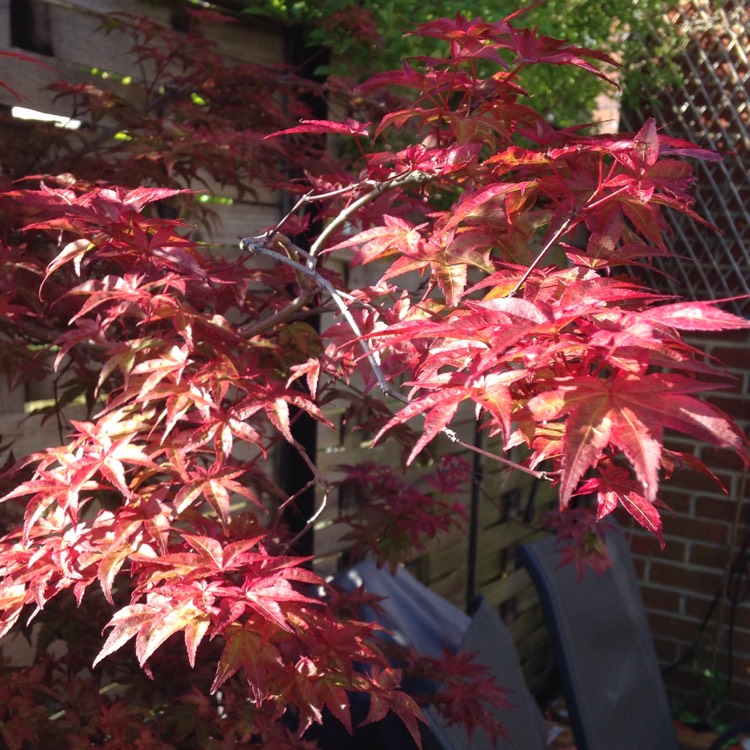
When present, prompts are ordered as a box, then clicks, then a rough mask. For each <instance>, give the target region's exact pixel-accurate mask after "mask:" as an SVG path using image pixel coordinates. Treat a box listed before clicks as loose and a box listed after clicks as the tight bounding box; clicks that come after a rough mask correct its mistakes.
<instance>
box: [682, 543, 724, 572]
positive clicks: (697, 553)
mask: <svg viewBox="0 0 750 750" xmlns="http://www.w3.org/2000/svg"><path fill="white" fill-rule="evenodd" d="M727 554H728V551H727V548H726V546H724V545H715V544H692V545H690V552H689V555H688V562H689V563H690V564H691V565H701V566H703V567H704V568H715V569H716V570H721V571H723V569H724V565H725V564H726V560H727Z"/></svg>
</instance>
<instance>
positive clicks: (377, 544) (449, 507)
mask: <svg viewBox="0 0 750 750" xmlns="http://www.w3.org/2000/svg"><path fill="white" fill-rule="evenodd" d="M339 469H340V470H342V471H343V473H344V479H342V480H341V481H340V483H339V484H340V489H341V491H344V492H353V493H354V495H355V502H354V508H353V510H350V511H349V512H348V513H347V514H346V515H344V516H343V517H342V519H341V520H342V521H344V522H346V523H348V524H349V526H350V527H351V530H350V531H349V532H348V533H346V534H345V535H344V539H346V540H347V541H349V542H350V543H351V556H352V557H353V558H354V559H357V558H359V556H360V555H363V554H365V553H369V554H371V555H372V556H373V557H374V558H375V559H376V560H377V563H378V565H386V564H387V565H388V566H389V567H390V568H391V569H392V570H395V568H396V567H397V565H398V564H399V563H400V562H402V561H403V560H405V559H408V557H409V556H413V555H415V554H418V553H420V552H422V551H424V549H425V547H426V544H427V542H428V541H429V540H431V539H433V538H434V537H435V536H437V535H438V534H439V533H441V532H445V531H448V530H449V529H451V528H452V527H456V528H462V527H463V522H464V521H465V517H466V511H465V508H464V505H463V504H461V503H460V502H450V501H449V500H447V499H446V497H445V496H446V495H455V494H456V493H459V492H463V493H464V494H466V492H467V488H468V481H469V479H470V467H469V465H468V464H467V463H466V462H465V461H464V460H463V459H461V458H460V457H459V456H455V455H447V456H443V457H442V458H441V459H440V462H439V465H438V466H437V468H436V469H435V470H434V471H432V472H431V473H430V474H429V475H427V476H420V477H419V478H418V479H417V480H414V481H411V482H407V481H406V480H405V479H404V478H403V477H402V476H400V475H399V474H397V473H395V472H394V471H393V469H391V468H389V467H387V466H382V465H380V464H375V463H371V462H365V463H361V464H358V465H356V466H341V467H339Z"/></svg>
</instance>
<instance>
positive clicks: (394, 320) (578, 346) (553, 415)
mask: <svg viewBox="0 0 750 750" xmlns="http://www.w3.org/2000/svg"><path fill="white" fill-rule="evenodd" d="M421 31H422V33H426V34H429V35H431V36H434V37H436V38H440V39H444V40H445V41H446V42H449V43H450V45H451V55H450V57H447V58H445V59H435V58H430V59H429V60H425V61H420V62H421V67H419V68H415V67H412V66H411V65H410V64H405V65H404V67H403V69H402V70H400V71H395V72H393V73H383V74H380V75H377V76H375V77H374V78H373V79H372V80H370V81H369V82H368V83H366V84H365V85H364V86H363V90H364V91H366V92H369V91H373V90H377V89H378V88H380V87H383V86H398V87H403V88H406V89H409V90H411V91H416V96H415V101H414V103H413V104H412V105H411V107H409V108H407V109H401V110H399V111H395V112H389V113H388V114H386V115H385V116H383V117H382V118H381V119H380V121H379V123H375V124H374V133H375V136H378V135H381V136H382V135H383V134H385V133H387V132H389V131H391V130H393V129H394V128H397V129H402V130H404V131H408V132H409V133H410V136H411V137H410V140H411V141H413V142H416V145H410V146H408V147H407V148H405V149H403V150H401V151H398V152H395V153H394V152H393V151H392V150H386V151H379V150H377V145H378V143H379V141H378V140H377V138H375V139H374V140H373V141H372V144H373V151H372V152H371V153H367V154H366V157H365V158H366V164H367V166H366V169H365V173H366V175H367V177H368V179H369V182H370V183H371V182H373V181H376V180H380V181H383V182H384V184H385V186H386V188H387V186H388V180H391V181H392V182H393V183H395V182H398V184H399V185H400V186H401V185H405V186H406V187H403V188H402V189H400V190H391V191H388V190H387V189H383V190H382V193H383V194H382V195H378V196H376V197H375V198H374V199H373V200H372V201H371V202H370V203H369V205H367V206H366V207H364V208H363V210H361V211H360V212H359V215H360V217H361V222H362V231H360V232H358V233H354V234H353V235H352V234H349V235H348V236H341V237H340V238H339V242H338V243H337V244H335V245H334V246H332V247H331V246H328V247H327V248H325V249H324V250H323V252H326V253H336V252H338V251H341V250H348V249H349V248H354V250H355V252H354V256H353V259H352V263H353V264H354V265H356V264H364V263H379V267H381V268H382V269H383V272H382V275H381V276H380V279H379V281H378V282H377V283H376V284H374V285H373V286H372V287H370V288H368V289H365V290H359V292H358V296H357V303H358V304H359V305H365V304H366V307H365V308H364V309H362V310H361V311H360V312H359V315H360V319H361V323H360V328H361V331H362V332H363V334H364V336H365V337H366V339H367V340H368V341H369V344H370V346H371V347H373V348H375V349H376V350H377V351H378V352H379V356H380V358H381V359H382V361H383V368H382V369H383V371H384V372H385V373H387V374H388V375H389V376H390V377H394V376H400V377H402V378H404V380H405V385H406V386H408V387H409V388H410V389H411V390H410V393H409V403H408V404H407V405H406V406H404V407H403V408H402V409H401V410H400V411H398V412H397V413H396V414H394V416H393V417H392V418H391V419H390V420H389V421H388V422H387V423H386V424H385V425H383V427H382V428H381V430H380V431H379V433H378V435H377V436H376V441H377V440H379V439H381V438H382V437H384V436H385V435H386V434H387V433H388V432H389V431H390V430H392V429H393V428H395V427H398V426H400V425H403V424H405V423H407V422H409V421H410V420H412V419H414V418H415V417H418V416H421V417H423V418H424V422H423V426H422V428H421V435H420V437H419V439H418V440H417V442H416V443H415V444H414V446H413V448H412V450H411V453H410V456H409V461H411V460H413V459H414V458H415V457H416V456H417V455H418V454H419V453H420V451H421V450H422V449H424V448H425V447H426V446H427V445H428V444H429V443H430V442H431V441H432V440H433V439H434V438H435V437H436V436H438V435H439V434H441V433H443V432H445V430H446V429H447V428H448V426H449V424H450V422H451V420H452V419H453V418H454V416H455V415H456V413H457V411H458V408H459V406H460V405H461V404H462V403H463V402H467V401H469V402H473V403H474V405H475V407H476V411H477V414H478V415H482V414H484V416H485V424H486V425H487V427H488V429H489V431H490V434H491V435H492V436H497V437H498V439H500V440H501V441H502V444H503V445H504V447H505V449H506V450H508V449H510V448H512V447H514V446H518V445H524V446H526V447H527V448H528V450H529V454H528V459H527V461H526V464H527V466H528V467H529V468H530V469H531V470H534V469H537V468H538V467H540V466H542V465H544V466H549V467H550V468H549V469H547V470H546V471H545V474H546V475H547V476H549V477H552V478H553V479H554V481H555V483H556V484H557V486H558V488H559V493H560V504H561V507H562V508H566V507H567V506H568V503H569V502H570V499H571V497H572V496H573V495H575V494H578V493H581V492H587V493H595V494H596V496H597V498H598V509H599V511H598V515H599V517H601V516H604V515H606V514H607V513H609V512H611V511H612V510H614V508H615V507H617V506H618V505H620V504H621V505H622V506H624V507H625V508H626V509H627V510H628V512H630V513H631V514H632V515H633V516H634V517H635V518H636V520H637V521H638V522H639V523H641V524H643V525H644V526H646V527H647V528H649V529H650V530H652V531H653V532H654V533H655V534H657V536H659V537H660V538H661V520H660V517H659V514H658V511H657V510H656V509H655V507H654V504H655V503H656V502H657V491H658V487H659V472H660V470H668V469H669V467H671V466H672V465H673V462H674V455H673V454H671V453H670V452H669V451H667V450H666V449H665V448H664V446H663V440H664V432H665V430H676V431H679V432H682V433H684V434H687V435H690V436H692V437H696V438H698V439H700V440H703V441H706V442H709V443H711V444H713V445H719V446H723V447H727V448H730V449H733V450H735V451H736V452H737V453H738V454H740V455H741V456H742V457H743V458H746V455H747V454H746V443H745V440H744V438H743V436H742V435H741V433H740V432H739V431H738V430H737V429H736V427H735V426H734V425H733V423H732V420H731V419H730V418H729V417H728V416H727V415H725V414H723V413H722V412H720V411H719V410H718V409H716V408H714V407H712V406H711V405H709V404H707V403H705V402H704V401H702V400H700V399H699V398H697V397H696V395H695V394H697V393H699V392H701V391H706V390H711V389H715V388H720V387H724V386H725V385H726V384H727V383H726V380H725V381H724V382H722V374H721V370H720V369H718V368H716V367H714V366H713V365H712V364H711V363H710V362H708V361H706V358H705V356H704V355H703V354H702V353H701V352H700V351H698V350H696V349H695V348H693V347H691V346H690V345H688V344H687V343H685V341H684V340H683V339H682V338H681V336H680V332H681V331H715V330H726V329H734V328H744V327H747V325H748V323H747V321H745V320H743V319H741V318H738V317H736V316H733V315H731V314H729V313H726V312H723V311H722V310H720V309H719V308H718V307H717V306H716V304H715V303H711V302H681V301H675V300H674V299H671V298H667V297H665V296H663V295H659V294H656V293H655V292H653V291H651V290H649V289H647V288H644V287H643V286H642V285H641V284H640V283H638V281H637V280H636V279H635V278H633V277H632V276H622V275H621V276H618V275H615V273H614V271H613V269H615V268H616V267H617V266H627V265H629V266H636V267H637V266H643V265H646V264H647V263H648V259H649V258H650V257H652V256H655V255H666V254H668V252H669V251H668V248H667V245H666V243H665V238H664V235H665V232H666V231H667V228H668V225H667V224H666V222H665V219H664V217H663V215H662V211H663V209H664V208H665V207H666V208H669V209H672V210H675V211H680V212H683V213H686V214H688V215H690V216H693V217H694V218H695V219H696V220H700V219H699V217H697V216H696V215H695V214H694V212H693V211H692V208H691V199H690V197H689V193H688V191H689V188H690V185H691V182H692V179H693V178H692V176H691V169H690V166H689V164H687V163H686V162H685V161H683V160H682V158H684V157H690V158H699V159H709V160H712V159H716V158H718V157H717V156H716V155H715V154H714V153H712V152H708V151H704V150H701V149H699V148H697V147H695V146H694V145H693V144H690V143H688V142H684V141H680V140H677V139H674V138H669V137H666V136H662V135H660V134H659V133H658V132H657V128H656V125H655V123H654V121H653V120H649V121H648V122H647V123H646V124H645V125H644V126H643V128H642V129H641V130H640V131H639V132H638V133H635V134H624V135H619V136H612V135H586V134H582V133H581V132H580V131H581V129H580V128H579V129H577V130H574V131H562V132H558V131H553V130H552V129H551V128H549V127H548V126H547V125H546V123H545V121H544V119H543V118H542V116H541V115H540V114H538V113H536V112H534V111H533V110H531V109H529V108H528V107H527V106H525V105H521V104H520V103H519V102H518V97H519V94H520V93H521V92H520V90H519V89H518V87H517V85H516V83H515V81H516V75H517V73H518V71H519V70H520V69H521V68H522V67H523V66H525V65H528V64H531V63H538V62H547V63H553V64H571V65H578V66H579V67H584V68H586V67H587V65H588V63H586V62H584V61H583V60H582V57H585V56H589V57H591V56H592V55H591V54H590V53H587V52H586V51H584V50H580V49H574V48H570V47H567V46H566V45H564V44H563V43H562V42H558V41H556V40H550V39H541V40H533V38H532V37H531V36H529V35H528V33H527V32H520V31H518V30H516V29H514V28H513V27H512V26H511V25H510V24H509V23H508V21H507V19H506V20H505V21H501V22H499V23H495V24H490V23H484V22H481V21H478V20H475V21H466V20H462V19H460V18H459V19H456V20H453V21H445V20H440V21H436V22H434V23H430V24H427V25H426V26H425V27H423V28H422V30H421ZM509 51H512V52H513V53H514V55H513V56H512V55H510V54H509ZM488 60H490V61H492V62H494V63H496V64H497V66H498V67H499V72H495V73H493V74H492V75H489V76H487V77H482V76H481V75H480V71H481V70H482V66H480V65H479V62H480V61H481V62H483V63H486V61H488ZM315 127H316V130H315V132H320V131H321V129H322V123H320V122H318V123H316V126H315ZM347 129H348V131H349V132H350V133H351V134H352V135H356V137H357V139H358V141H360V146H361V141H362V139H363V138H364V137H365V135H364V134H366V133H367V132H368V131H367V130H365V127H364V124H363V125H360V126H358V127H357V128H354V127H353V126H348V127H347ZM296 131H297V132H299V133H306V132H308V126H307V125H305V124H302V125H300V126H299V127H298V128H297V129H296ZM329 132H331V133H341V132H342V130H341V125H340V124H338V123H332V124H331V125H330V129H329ZM359 184H360V185H362V189H364V186H365V185H367V184H369V183H368V182H367V181H364V182H360V183H359ZM358 199H359V200H360V201H361V198H358V195H357V193H350V194H348V195H347V200H348V201H350V202H349V204H348V205H351V204H352V203H353V202H354V201H356V200H358ZM451 201H453V202H452V203H451ZM441 205H443V206H445V207H444V208H441ZM342 210H345V206H344V205H343V202H342V200H341V199H340V198H338V200H337V201H331V203H330V205H329V206H328V211H329V214H330V216H331V217H332V220H333V222H334V223H335V216H336V215H337V214H338V213H340V212H341V211H342ZM342 229H343V227H342ZM555 248H557V249H558V250H560V251H564V252H565V255H566V257H567V261H568V262H567V264H565V265H564V266H563V267H559V266H556V265H545V263H546V262H548V260H549V252H551V251H552V250H554V249H555ZM410 272H412V273H417V274H419V275H420V276H421V278H422V279H423V281H422V284H421V287H419V288H418V291H417V293H412V294H410V295H406V294H405V293H404V291H403V287H402V286H399V285H396V284H395V283H394V279H397V278H400V277H402V276H403V275H404V274H407V273H410ZM355 307H356V306H355ZM334 333H335V334H336V339H335V343H336V345H337V347H338V350H339V351H341V350H343V349H346V345H345V343H344V342H343V341H342V337H343V336H344V333H345V330H344V327H343V326H339V327H337V329H336V330H335V332H334ZM347 351H349V352H352V353H355V352H356V353H357V355H359V354H360V353H359V351H358V350H357V349H356V343H355V342H351V343H350V345H349V348H348V349H347ZM359 359H360V362H362V363H363V366H365V367H366V366H372V362H371V361H370V360H371V358H368V361H367V362H366V364H365V360H364V359H363V358H362V357H361V356H359ZM691 466H692V467H693V468H698V469H705V467H702V466H701V464H700V462H698V461H697V460H695V459H691ZM584 480H585V484H584V485H582V482H584Z"/></svg>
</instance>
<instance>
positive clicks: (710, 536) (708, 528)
mask: <svg viewBox="0 0 750 750" xmlns="http://www.w3.org/2000/svg"><path fill="white" fill-rule="evenodd" d="M664 533H665V534H666V535H668V536H669V537H680V538H682V539H688V540H693V539H695V540H696V541H698V540H700V541H702V542H709V543H713V544H726V543H727V542H728V540H729V524H727V523H722V522H721V521H714V520H709V519H705V518H695V517H693V516H683V515H676V516H674V517H672V518H665V519H664Z"/></svg>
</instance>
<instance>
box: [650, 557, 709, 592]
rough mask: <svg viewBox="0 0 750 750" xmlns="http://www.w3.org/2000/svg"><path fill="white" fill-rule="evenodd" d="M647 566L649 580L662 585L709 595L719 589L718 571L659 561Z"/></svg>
mask: <svg viewBox="0 0 750 750" xmlns="http://www.w3.org/2000/svg"><path fill="white" fill-rule="evenodd" d="M649 568H650V569H649V580H650V581H651V582H653V583H657V584H660V585H662V586H671V587H672V588H675V589H678V590H687V591H696V592H698V593H702V594H710V595H714V594H715V593H716V592H717V591H720V590H721V581H722V575H721V573H720V572H719V571H715V572H714V571H706V570H696V569H694V568H690V567H683V566H680V565H673V564H670V563H667V562H659V561H652V563H651V565H650V566H649Z"/></svg>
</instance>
